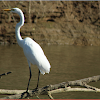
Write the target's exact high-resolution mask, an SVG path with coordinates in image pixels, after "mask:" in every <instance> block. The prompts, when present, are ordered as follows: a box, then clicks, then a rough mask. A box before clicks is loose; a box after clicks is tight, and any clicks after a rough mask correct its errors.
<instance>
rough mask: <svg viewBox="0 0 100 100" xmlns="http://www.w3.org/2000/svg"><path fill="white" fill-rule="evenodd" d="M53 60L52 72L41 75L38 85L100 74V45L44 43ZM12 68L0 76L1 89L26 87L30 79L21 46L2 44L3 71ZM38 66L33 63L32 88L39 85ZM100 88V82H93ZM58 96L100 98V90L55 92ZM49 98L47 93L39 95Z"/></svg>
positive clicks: (0, 69)
mask: <svg viewBox="0 0 100 100" xmlns="http://www.w3.org/2000/svg"><path fill="white" fill-rule="evenodd" d="M42 48H43V50H44V52H45V55H46V56H47V58H48V59H49V61H50V63H51V66H52V67H51V71H50V73H49V74H45V75H41V76H40V84H39V87H43V86H45V85H48V84H57V83H61V82H65V81H67V80H68V81H71V80H78V79H82V78H87V77H90V76H94V75H99V74H100V47H78V46H44V45H42ZM9 71H12V73H11V74H9V75H8V76H3V77H2V79H0V88H1V89H26V87H27V82H28V78H29V68H28V63H27V59H26V58H25V56H24V53H23V50H22V48H20V47H19V46H18V45H11V46H0V74H2V73H5V72H9ZM37 76H38V69H37V67H36V66H34V65H32V79H31V83H30V87H29V89H33V88H35V87H36V83H37ZM91 85H93V86H97V87H99V88H100V82H97V83H91ZM0 97H1V96H0ZM53 97H54V98H55V99H97V98H99V99H100V93H92V92H66V93H60V94H53ZM40 98H41V99H42V98H47V99H48V97H47V96H40Z"/></svg>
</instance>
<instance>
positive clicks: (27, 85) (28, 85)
mask: <svg viewBox="0 0 100 100" xmlns="http://www.w3.org/2000/svg"><path fill="white" fill-rule="evenodd" d="M29 71H30V77H29V81H28V85H27V90H26V92H28V88H29V84H30V80H31V77H32V73H31V67H29Z"/></svg>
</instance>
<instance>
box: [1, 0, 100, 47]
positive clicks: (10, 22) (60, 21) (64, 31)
mask: <svg viewBox="0 0 100 100" xmlns="http://www.w3.org/2000/svg"><path fill="white" fill-rule="evenodd" d="M14 7H18V8H20V9H22V11H23V13H24V15H25V24H24V26H23V27H22V28H21V36H22V37H23V38H25V37H31V38H32V39H34V40H35V41H36V42H37V43H39V44H48V45H50V44H53V45H54V44H58V45H79V46H99V45H100V1H84V2H83V1H81V2H78V1H0V44H16V43H17V42H16V38H15V26H16V23H17V22H18V21H19V20H20V18H19V16H18V15H17V14H12V13H10V12H9V13H8V12H4V11H2V9H5V8H14Z"/></svg>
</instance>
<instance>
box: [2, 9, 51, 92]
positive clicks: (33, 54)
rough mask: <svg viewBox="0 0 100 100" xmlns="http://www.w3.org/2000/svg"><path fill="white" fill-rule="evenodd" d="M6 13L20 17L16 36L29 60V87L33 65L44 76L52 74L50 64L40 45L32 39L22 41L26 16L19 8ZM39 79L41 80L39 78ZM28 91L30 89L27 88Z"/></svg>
mask: <svg viewBox="0 0 100 100" xmlns="http://www.w3.org/2000/svg"><path fill="white" fill-rule="evenodd" d="M4 11H10V12H13V13H17V14H18V15H19V16H20V22H19V23H17V25H16V28H15V34H16V39H17V42H18V44H19V46H20V47H22V48H23V51H24V54H25V56H26V58H27V60H28V65H29V69H30V78H29V82H28V86H29V83H30V79H31V68H30V67H31V63H32V64H33V65H37V66H38V68H39V71H40V72H41V73H42V74H43V75H44V74H45V73H49V72H50V67H51V66H50V63H49V61H48V59H47V58H46V56H45V54H44V52H43V50H42V48H41V47H40V45H39V44H38V43H36V42H35V41H34V40H32V39H31V38H29V37H27V38H25V39H22V37H21V35H20V28H21V26H23V25H24V14H23V12H22V11H21V10H20V9H19V8H12V9H4ZM38 79H39V78H38ZM27 91H28V87H27Z"/></svg>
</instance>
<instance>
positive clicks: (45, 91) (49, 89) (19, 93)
mask: <svg viewBox="0 0 100 100" xmlns="http://www.w3.org/2000/svg"><path fill="white" fill-rule="evenodd" d="M99 80H100V75H97V76H93V77H89V78H84V79H80V80H75V81H68V82H62V83H59V84H55V85H47V86H45V87H42V88H39V89H38V90H29V91H28V92H29V93H25V90H15V91H14V92H13V93H14V94H15V95H11V96H8V97H4V98H1V99H21V98H27V97H33V96H37V97H38V96H39V95H48V96H49V98H50V99H53V97H52V95H51V94H53V93H61V92H70V91H84V92H100V89H98V88H96V87H93V86H90V85H87V83H90V82H97V81H99ZM71 86H81V87H82V88H78V87H77V88H71ZM83 87H84V88H83ZM7 91H9V93H10V92H11V91H12V90H7ZM0 93H1V92H0ZM7 93H8V92H7ZM38 98H39V97H38Z"/></svg>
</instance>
